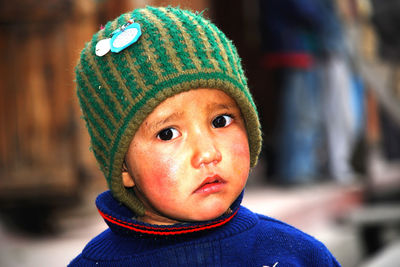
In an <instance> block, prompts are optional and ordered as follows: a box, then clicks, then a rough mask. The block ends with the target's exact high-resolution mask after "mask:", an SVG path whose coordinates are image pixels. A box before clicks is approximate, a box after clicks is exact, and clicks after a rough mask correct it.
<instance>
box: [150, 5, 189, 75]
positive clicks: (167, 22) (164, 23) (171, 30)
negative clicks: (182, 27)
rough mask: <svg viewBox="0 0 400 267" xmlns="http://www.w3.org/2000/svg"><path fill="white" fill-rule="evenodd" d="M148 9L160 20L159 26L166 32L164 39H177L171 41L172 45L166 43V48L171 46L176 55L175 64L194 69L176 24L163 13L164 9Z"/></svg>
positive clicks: (183, 68)
mask: <svg viewBox="0 0 400 267" xmlns="http://www.w3.org/2000/svg"><path fill="white" fill-rule="evenodd" d="M149 10H150V11H151V12H152V14H154V16H156V17H157V18H159V19H160V20H161V21H160V24H161V27H160V28H161V30H162V31H165V30H166V31H167V34H168V35H167V36H165V39H166V40H173V39H174V38H176V39H178V40H177V41H176V42H172V46H171V45H169V44H167V45H168V49H169V48H172V50H173V51H175V52H174V53H175V56H176V62H175V64H177V67H178V68H181V69H182V70H187V69H194V68H195V65H194V64H193V61H192V60H191V59H190V55H189V53H187V51H186V49H187V46H186V44H185V42H184V39H183V37H182V36H181V35H182V34H181V33H180V31H179V30H178V29H177V27H176V25H175V24H174V23H173V21H172V20H171V18H170V17H169V16H167V15H166V14H165V10H160V9H157V8H150V7H149ZM183 59H185V60H183ZM178 62H179V63H178ZM181 66H182V67H181Z"/></svg>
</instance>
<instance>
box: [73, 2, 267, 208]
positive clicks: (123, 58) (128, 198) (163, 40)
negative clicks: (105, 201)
mask: <svg viewBox="0 0 400 267" xmlns="http://www.w3.org/2000/svg"><path fill="white" fill-rule="evenodd" d="M131 19H134V21H135V23H138V24H139V25H140V27H141V32H142V35H141V36H140V38H139V39H138V40H137V42H135V43H133V44H132V45H130V46H128V47H127V48H126V49H124V50H122V51H121V52H119V53H112V52H109V53H107V54H106V55H104V56H102V57H100V56H96V54H95V49H96V44H97V42H98V41H100V40H104V39H106V38H109V37H110V36H111V35H112V33H113V32H114V31H115V30H116V29H118V28H120V27H121V26H122V25H124V24H125V23H127V21H129V20H131ZM76 82H77V94H78V98H79V102H80V106H81V109H82V112H83V115H84V116H83V117H84V119H85V121H86V126H87V128H88V131H89V134H90V137H91V146H92V150H93V152H94V155H95V157H96V159H97V161H98V163H99V166H100V168H101V170H102V171H103V173H104V175H105V177H106V180H107V183H108V186H109V188H110V189H111V192H112V193H113V195H114V197H115V198H117V199H118V200H119V201H121V202H122V203H123V204H125V205H126V206H128V207H129V208H130V209H132V210H133V211H134V212H135V213H136V214H140V215H143V214H144V207H143V205H142V203H141V202H140V201H138V199H137V198H136V197H135V196H134V195H133V194H131V193H130V192H129V191H128V190H126V189H125V188H124V186H123V184H122V179H121V168H122V163H123V159H124V156H125V154H126V152H127V150H128V146H129V144H130V142H131V140H132V138H133V136H134V134H135V132H136V131H137V129H138V128H139V126H140V124H141V123H142V122H143V120H144V119H145V118H146V117H147V115H149V114H150V113H151V112H152V111H153V110H154V108H155V107H156V106H157V105H158V104H159V103H161V102H162V101H163V100H165V99H166V98H168V97H171V96H173V95H176V94H178V93H181V92H184V91H188V90H193V89H198V88H211V89H220V90H222V91H224V92H225V93H227V94H228V95H229V96H231V97H232V98H233V99H234V100H235V101H236V102H237V104H238V106H239V108H240V110H241V112H242V114H243V117H244V120H245V124H246V129H247V134H248V139H249V148H250V161H251V166H254V165H255V164H256V162H257V157H258V154H259V152H260V149H261V131H260V124H259V121H258V114H257V110H256V106H255V104H254V102H253V99H252V96H251V94H250V91H249V88H248V86H247V80H246V76H245V75H244V72H243V69H242V66H241V59H240V57H239V55H238V53H237V51H236V48H235V46H234V45H233V44H232V42H231V41H230V40H229V39H228V38H227V37H226V36H225V34H223V33H222V32H221V31H220V30H219V29H218V28H217V27H216V26H215V25H214V24H213V23H211V22H210V21H209V20H207V19H205V18H204V17H203V16H202V15H201V14H199V13H192V12H190V11H187V10H182V9H179V8H172V7H167V8H162V7H160V8H155V7H146V8H142V9H137V10H134V11H132V12H130V13H126V14H123V15H121V16H120V17H118V18H116V19H115V20H113V21H111V22H109V23H107V24H106V25H105V27H104V29H102V30H100V31H99V32H98V33H96V34H95V35H94V36H93V39H92V40H91V41H90V42H88V43H87V44H86V46H85V48H84V49H83V51H82V53H81V57H80V60H79V62H78V65H77V67H76Z"/></svg>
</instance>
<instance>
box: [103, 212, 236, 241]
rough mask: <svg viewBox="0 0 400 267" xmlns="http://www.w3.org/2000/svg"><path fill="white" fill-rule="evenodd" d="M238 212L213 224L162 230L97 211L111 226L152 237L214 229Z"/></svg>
mask: <svg viewBox="0 0 400 267" xmlns="http://www.w3.org/2000/svg"><path fill="white" fill-rule="evenodd" d="M238 210H239V209H237V210H236V211H235V212H234V213H232V214H231V216H229V217H227V218H224V219H221V220H219V221H215V222H210V223H208V224H203V225H190V226H181V227H165V228H162V227H152V226H146V225H140V224H134V223H130V222H125V221H122V220H119V219H117V218H114V217H112V216H110V215H108V214H105V213H103V212H101V211H100V210H99V209H98V211H99V213H100V215H101V217H103V218H104V219H105V220H107V221H109V222H111V223H113V224H116V225H119V226H121V227H124V228H127V229H130V230H133V231H136V232H140V233H145V234H153V235H178V234H188V233H193V232H197V231H202V230H207V229H211V228H215V227H218V226H221V225H223V224H225V223H227V222H229V221H230V220H231V219H232V218H233V217H234V216H235V215H236V214H237V212H238Z"/></svg>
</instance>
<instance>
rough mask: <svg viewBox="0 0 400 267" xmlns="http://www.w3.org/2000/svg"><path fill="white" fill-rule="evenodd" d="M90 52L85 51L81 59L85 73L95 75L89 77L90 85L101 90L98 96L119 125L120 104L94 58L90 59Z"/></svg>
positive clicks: (112, 118)
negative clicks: (118, 107) (117, 106)
mask: <svg viewBox="0 0 400 267" xmlns="http://www.w3.org/2000/svg"><path fill="white" fill-rule="evenodd" d="M88 50H89V49H86V50H84V51H83V54H82V57H81V60H82V67H83V71H84V72H86V73H93V75H89V76H87V78H88V80H89V83H90V84H92V85H93V87H94V88H99V89H101V90H97V92H98V95H99V96H100V98H101V99H102V100H103V103H105V104H106V107H104V108H107V109H110V111H111V114H112V115H113V116H112V117H111V120H114V123H115V124H117V123H116V121H118V120H120V119H121V117H120V113H119V112H117V109H116V107H115V106H116V105H119V103H118V101H115V97H113V95H112V94H110V93H109V91H110V88H109V85H108V84H107V83H106V82H105V81H104V79H103V78H102V75H101V74H100V73H99V69H98V67H97V66H96V65H94V62H93V57H90V56H89V55H88V53H89V52H88ZM115 102H117V103H115Z"/></svg>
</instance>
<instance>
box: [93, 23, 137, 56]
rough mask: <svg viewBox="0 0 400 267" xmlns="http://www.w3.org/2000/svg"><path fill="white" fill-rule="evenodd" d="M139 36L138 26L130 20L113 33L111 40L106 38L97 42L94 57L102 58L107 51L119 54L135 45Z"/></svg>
mask: <svg viewBox="0 0 400 267" xmlns="http://www.w3.org/2000/svg"><path fill="white" fill-rule="evenodd" d="M141 35H142V31H141V28H140V24H138V23H135V22H134V20H133V19H130V20H129V21H128V22H127V23H125V24H124V25H122V26H121V27H119V28H118V29H116V30H115V31H113V33H112V34H111V38H106V39H103V40H100V41H99V42H97V44H96V56H99V57H102V56H104V55H105V54H107V53H108V52H109V51H111V52H113V53H119V52H121V51H122V50H124V49H125V48H127V47H128V46H130V45H131V44H133V43H135V42H136V41H137V40H138V39H139V37H140V36H141Z"/></svg>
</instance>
